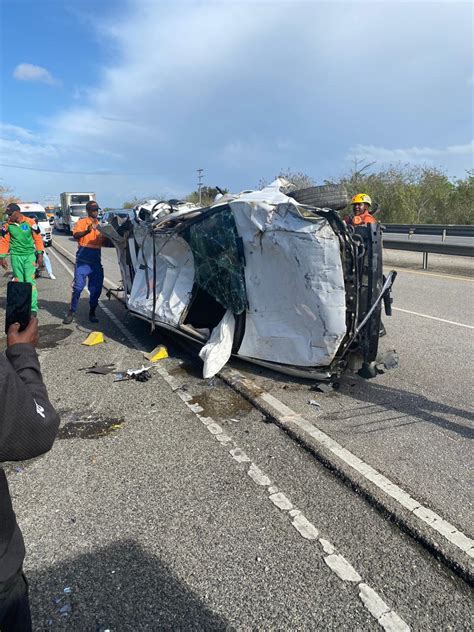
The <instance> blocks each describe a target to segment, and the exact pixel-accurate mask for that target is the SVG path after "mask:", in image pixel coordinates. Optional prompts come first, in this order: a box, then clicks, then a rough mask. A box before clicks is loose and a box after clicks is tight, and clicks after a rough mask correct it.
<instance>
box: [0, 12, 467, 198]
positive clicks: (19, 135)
mask: <svg viewBox="0 0 474 632" xmlns="http://www.w3.org/2000/svg"><path fill="white" fill-rule="evenodd" d="M111 6H112V5H111ZM123 6H125V9H123V10H122V12H121V13H120V14H117V13H115V14H112V15H109V17H107V21H106V22H104V21H101V20H100V19H96V16H94V17H93V19H92V18H91V20H90V22H89V23H88V25H87V29H88V33H89V36H91V33H90V30H91V27H92V28H93V29H95V33H94V34H93V36H94V37H95V38H96V39H97V40H99V41H100V42H101V44H102V45H103V46H104V48H106V49H107V51H106V52H107V55H106V56H105V57H106V59H108V60H109V61H108V62H107V64H106V65H105V66H103V67H101V68H100V67H99V70H100V77H99V80H98V81H97V82H96V85H90V86H88V85H85V84H84V83H82V80H83V78H82V77H81V76H77V77H74V79H73V82H74V81H77V82H78V83H77V84H76V85H75V86H74V85H72V86H71V90H70V94H69V97H70V105H69V107H67V108H65V109H63V110H60V111H59V114H57V115H54V116H51V118H50V119H49V120H47V121H42V123H43V128H42V130H41V133H40V134H38V135H37V136H38V138H37V144H38V146H39V148H40V149H39V151H40V152H41V151H43V152H46V153H48V152H50V151H51V148H54V150H55V151H56V158H54V156H53V154H52V153H51V154H50V156H49V158H48V159H47V160H44V161H43V160H39V159H38V160H37V161H36V162H35V160H36V158H35V154H34V152H31V153H30V157H31V160H30V163H29V166H31V167H35V166H37V167H39V168H51V169H54V168H58V169H62V170H70V171H72V170H74V169H77V171H82V172H86V171H87V172H100V171H105V170H106V171H109V172H115V173H121V172H126V173H129V174H136V173H138V174H146V173H157V174H160V175H159V177H158V176H156V177H155V176H151V177H148V178H145V176H144V177H143V179H142V178H140V177H136V178H130V179H127V178H123V179H122V181H121V187H122V188H121V190H122V189H123V185H124V183H127V186H129V187H130V191H134V192H136V193H134V194H136V195H138V196H139V197H141V195H142V193H141V192H140V191H142V192H143V195H146V194H147V193H150V194H152V193H153V191H156V190H158V191H164V190H165V189H168V190H170V193H173V195H180V194H181V193H185V192H189V191H190V190H192V189H193V188H195V186H196V174H195V169H196V168H197V167H204V168H205V180H206V184H207V183H208V182H207V181H210V182H209V183H210V184H220V185H222V186H228V187H231V188H235V189H244V188H248V186H252V185H254V184H255V183H256V182H258V180H259V178H261V177H270V176H273V175H274V174H275V173H278V170H279V169H280V168H282V167H284V168H286V167H290V168H294V169H299V170H303V171H306V172H308V173H310V174H311V175H312V176H313V177H316V178H318V177H319V178H322V177H324V176H325V175H327V174H328V172H329V173H333V174H337V173H338V172H339V173H340V172H341V171H342V169H343V168H344V165H343V161H344V156H345V154H346V152H347V147H352V149H351V153H352V155H354V154H357V155H358V156H359V157H361V156H362V155H368V156H369V157H373V158H372V159H376V160H377V161H383V162H394V161H404V162H406V161H410V162H411V161H419V162H422V161H427V160H431V161H439V160H445V159H446V161H447V163H448V164H447V166H448V167H449V168H451V165H454V167H452V171H451V172H452V173H461V172H462V171H463V169H464V168H465V167H464V164H462V162H463V160H464V159H465V158H466V156H467V153H466V151H465V149H463V147H464V146H462V147H461V148H459V147H457V146H454V142H457V140H458V139H460V138H461V139H463V138H470V133H469V132H468V131H467V129H466V128H467V126H466V124H465V120H466V119H467V118H469V120H470V113H469V114H466V111H467V110H468V108H469V106H468V104H467V103H466V99H465V91H466V85H465V81H466V77H468V76H469V74H470V72H472V68H471V67H470V66H469V63H468V62H466V63H464V59H465V58H466V55H467V52H466V51H467V50H468V49H469V42H468V37H467V35H466V33H465V31H466V30H469V29H468V26H466V18H465V15H464V13H463V12H462V10H461V9H460V8H459V6H458V5H454V4H453V6H452V7H449V11H447V10H445V9H444V8H443V6H442V4H439V5H436V6H437V10H436V11H431V10H430V8H429V7H425V6H423V4H422V3H421V4H420V3H411V4H410V3H407V4H406V5H405V4H403V3H388V2H387V3H365V2H360V3H357V2H354V3H349V4H346V3H316V2H274V1H271V2H264V1H263V0H260V1H258V0H257V1H253V2H237V3H236V2H231V1H228V2H227V1H224V0H223V1H220V2H178V1H176V2H175V3H170V2H164V1H161V0H155V1H154V2H149V0H128V1H127V3H124V5H123ZM355 32H358V33H359V32H364V33H369V34H370V36H369V43H368V44H367V45H361V44H360V43H359V42H356V41H355V40H354V33H355ZM400 33H403V34H404V35H403V45H402V44H401V40H400ZM440 36H442V39H443V47H440V46H439V41H441V40H440ZM374 51H376V53H375V54H374ZM110 60H112V61H110ZM97 63H100V60H99V61H98V62H97ZM21 66H25V64H22V65H21ZM28 66H29V67H30V68H35V69H37V70H39V71H41V72H40V73H39V74H40V76H42V77H43V79H42V80H44V78H45V75H44V74H42V73H46V77H49V78H50V79H49V81H50V80H52V81H53V82H54V78H53V77H51V74H50V73H48V71H47V70H46V69H44V68H40V67H38V66H36V67H33V66H30V65H28ZM446 68H449V72H445V70H446ZM33 74H34V73H33ZM29 79H30V80H32V77H31V76H30V77H29ZM35 80H39V79H38V76H36V77H35ZM47 81H48V80H47ZM460 86H461V87H462V96H463V98H460V95H459V93H457V92H456V90H457V89H458V88H459V91H460V90H461V87H460ZM61 96H64V95H61ZM33 111H34V107H33ZM51 111H57V110H54V108H51ZM447 112H456V129H454V123H453V117H450V116H448V115H447V114H446V113H447ZM32 116H34V114H32ZM10 127H11V128H12V127H14V126H10ZM34 129H36V127H35V128H34ZM15 133H16V136H15V135H14V134H15ZM468 133H469V135H468ZM4 135H5V137H6V138H7V139H10V140H11V139H16V140H17V141H23V142H24V143H25V150H24V151H22V150H21V149H20V148H18V151H19V155H20V157H21V160H22V162H21V164H24V160H26V157H27V156H28V153H29V151H30V149H31V148H30V145H31V144H33V139H32V138H30V137H28V130H25V131H23V132H22V131H20V130H17V131H16V132H15V130H13V129H9V130H5V129H4ZM432 139H436V140H432ZM438 139H439V140H438ZM359 140H363V141H364V142H365V144H357V143H358V142H359ZM435 142H439V143H440V146H441V149H437V148H435V147H433V145H434V143H435ZM425 144H426V145H427V146H425ZM389 147H401V148H402V149H390V148H389ZM443 147H444V149H443ZM10 148H11V149H12V147H10ZM41 148H42V149H41ZM45 148H47V149H45ZM463 152H464V153H463ZM449 160H451V163H449ZM9 162H10V163H11V164H20V163H19V162H18V161H17V160H16V156H15V155H14V154H12V155H11V156H10V160H9ZM465 162H466V160H464V163H465ZM59 178H60V176H58V186H59ZM91 178H92V180H93V179H94V177H93V176H91ZM38 181H39V182H40V181H41V178H38ZM77 181H78V182H79V181H80V179H79V177H78V179H77ZM95 181H96V184H95V185H94V189H95V190H97V192H98V195H100V196H101V197H102V196H103V195H107V200H106V202H107V203H120V198H122V197H123V195H124V194H123V192H122V193H118V192H117V191H114V186H116V181H113V180H112V176H108V177H103V178H100V177H97V178H96V180H95ZM167 185H168V186H167ZM62 186H63V187H64V189H63V190H67V186H66V184H64V185H62ZM101 189H102V190H101ZM119 195H120V198H119V199H117V198H118V196H119ZM109 196H114V197H109Z"/></svg>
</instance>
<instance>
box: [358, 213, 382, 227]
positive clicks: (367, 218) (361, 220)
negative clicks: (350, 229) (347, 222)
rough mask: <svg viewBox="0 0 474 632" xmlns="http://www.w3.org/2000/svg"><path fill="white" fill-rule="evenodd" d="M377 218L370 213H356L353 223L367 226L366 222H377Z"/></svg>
mask: <svg viewBox="0 0 474 632" xmlns="http://www.w3.org/2000/svg"><path fill="white" fill-rule="evenodd" d="M376 223H377V220H376V219H375V217H374V216H373V215H371V214H370V213H362V215H354V217H353V218H352V224H353V225H354V226H365V225H366V224H376Z"/></svg>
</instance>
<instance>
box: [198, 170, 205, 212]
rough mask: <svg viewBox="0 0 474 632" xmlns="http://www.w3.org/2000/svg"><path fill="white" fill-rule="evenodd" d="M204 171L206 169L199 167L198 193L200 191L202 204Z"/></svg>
mask: <svg viewBox="0 0 474 632" xmlns="http://www.w3.org/2000/svg"><path fill="white" fill-rule="evenodd" d="M203 171H204V169H198V170H197V173H198V193H199V204H201V200H202V178H203V175H202V174H203Z"/></svg>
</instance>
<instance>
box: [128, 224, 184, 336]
mask: <svg viewBox="0 0 474 632" xmlns="http://www.w3.org/2000/svg"><path fill="white" fill-rule="evenodd" d="M135 237H136V239H137V242H138V243H139V244H140V251H139V253H138V259H137V263H138V268H137V270H136V274H135V278H134V280H133V285H132V289H131V292H130V296H129V297H128V306H129V308H130V309H131V310H132V311H135V312H138V313H139V314H141V315H143V316H145V317H147V318H150V319H151V318H152V313H153V241H152V236H151V235H150V234H149V233H147V232H146V231H145V230H142V231H140V229H138V230H137V231H136V234H135ZM155 252H156V306H155V320H156V321H161V322H163V323H167V324H169V325H174V326H176V327H177V326H178V325H179V321H180V319H181V316H182V314H183V311H184V310H185V308H186V307H187V305H188V303H189V299H190V296H191V293H192V289H193V283H194V259H193V255H192V252H191V249H190V248H189V245H188V244H187V242H186V241H185V240H184V239H182V238H181V237H178V236H177V235H173V236H171V237H170V236H169V235H160V234H156V235H155ZM143 265H146V266H147V272H146V271H145V270H144V269H141V267H140V266H143ZM147 293H148V297H147Z"/></svg>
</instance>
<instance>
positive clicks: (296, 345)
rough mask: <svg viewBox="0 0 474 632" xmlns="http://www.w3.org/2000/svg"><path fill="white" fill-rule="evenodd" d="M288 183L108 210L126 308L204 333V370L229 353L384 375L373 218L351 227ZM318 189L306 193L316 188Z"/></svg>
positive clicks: (333, 373)
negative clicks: (197, 201)
mask: <svg viewBox="0 0 474 632" xmlns="http://www.w3.org/2000/svg"><path fill="white" fill-rule="evenodd" d="M285 191H288V183H287V182H285V181H284V180H281V179H278V180H275V182H273V183H272V184H271V185H270V186H268V187H266V188H264V189H262V190H260V191H252V192H245V193H243V194H240V195H225V196H223V197H220V199H219V200H217V201H216V202H215V203H214V204H213V205H211V206H210V207H206V208H198V207H195V206H192V205H189V204H183V203H179V202H177V201H175V200H172V201H169V202H155V201H152V202H150V203H148V204H145V205H141V206H139V207H137V208H136V209H135V210H134V212H133V213H131V215H130V218H128V219H124V218H123V217H121V218H120V217H117V218H114V216H113V215H112V217H110V219H109V222H108V223H106V224H105V225H104V224H103V225H102V226H101V228H100V230H101V232H103V233H104V234H105V235H106V236H107V237H108V238H109V239H110V240H111V241H112V242H113V243H114V245H115V247H116V249H117V253H118V259H119V263H120V267H121V271H122V279H123V289H124V292H125V296H126V304H127V308H128V309H129V310H130V312H132V313H133V314H135V315H137V316H139V317H141V318H144V319H146V320H147V321H149V322H150V323H152V324H153V325H154V326H159V327H162V328H164V329H168V330H172V331H174V332H175V333H178V334H179V335H181V336H183V337H185V338H188V339H189V340H192V341H193V342H198V343H200V344H201V345H202V346H203V348H202V350H201V352H200V356H201V358H202V359H203V360H204V377H210V376H212V375H214V374H215V373H216V372H217V371H219V370H220V369H221V368H222V366H223V365H224V364H225V363H226V362H227V361H228V359H229V358H230V356H231V355H232V354H234V355H236V356H238V357H240V358H242V359H246V360H249V361H251V362H254V363H256V364H260V365H263V366H266V367H269V368H272V369H274V370H277V371H281V372H284V373H288V374H291V375H296V376H303V377H311V378H314V379H320V380H321V379H335V378H336V377H338V376H339V375H341V373H342V372H344V371H345V370H346V369H347V368H348V367H349V368H351V369H352V370H359V371H360V373H361V374H362V375H364V376H365V377H373V376H374V375H376V373H377V368H376V365H377V348H378V339H379V332H380V326H381V309H382V303H384V304H385V309H386V312H387V313H390V304H391V298H390V289H391V286H392V283H393V280H394V278H395V274H396V273H394V272H393V273H390V275H389V276H388V278H387V279H385V278H384V277H383V273H382V240H381V231H380V227H379V226H378V225H377V224H372V225H369V226H366V227H365V226H363V227H358V228H355V229H354V228H353V227H350V226H347V225H346V224H345V223H344V222H343V221H342V220H341V219H340V217H339V215H338V213H337V212H336V211H335V210H334V209H331V208H320V207H316V206H313V205H311V204H308V203H302V202H301V201H298V199H300V200H303V201H304V202H306V201H307V199H308V196H307V195H305V193H304V192H302V193H301V194H300V195H298V191H296V192H290V193H288V194H287V193H286V192H285ZM309 199H311V197H309Z"/></svg>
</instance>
